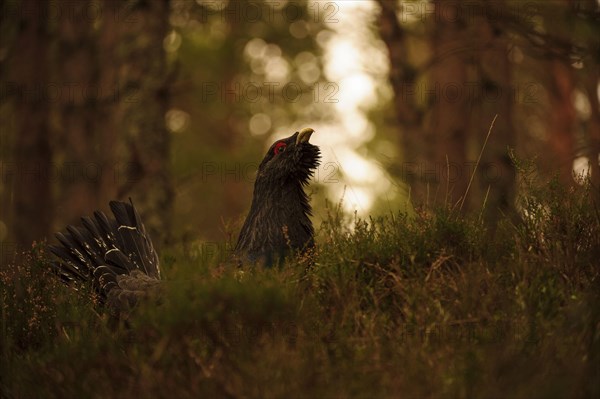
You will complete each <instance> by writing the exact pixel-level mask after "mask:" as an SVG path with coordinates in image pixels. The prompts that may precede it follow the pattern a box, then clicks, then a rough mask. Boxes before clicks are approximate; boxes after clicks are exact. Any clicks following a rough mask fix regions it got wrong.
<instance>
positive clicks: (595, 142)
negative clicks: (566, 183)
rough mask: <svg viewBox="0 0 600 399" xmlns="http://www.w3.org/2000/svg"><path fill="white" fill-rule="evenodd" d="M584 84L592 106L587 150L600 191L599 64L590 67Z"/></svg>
mask: <svg viewBox="0 0 600 399" xmlns="http://www.w3.org/2000/svg"><path fill="white" fill-rule="evenodd" d="M584 84H585V90H586V95H587V98H588V101H589V103H590V108H591V113H590V118H589V120H588V123H587V129H586V131H587V136H588V144H587V151H586V152H587V157H588V159H589V162H590V167H591V170H590V172H591V174H592V176H591V179H592V183H593V184H594V186H595V187H596V188H598V190H599V191H600V103H599V102H598V86H599V85H600V73H599V72H598V68H597V65H595V66H594V65H592V66H590V67H589V71H588V76H587V80H586V81H585V82H584Z"/></svg>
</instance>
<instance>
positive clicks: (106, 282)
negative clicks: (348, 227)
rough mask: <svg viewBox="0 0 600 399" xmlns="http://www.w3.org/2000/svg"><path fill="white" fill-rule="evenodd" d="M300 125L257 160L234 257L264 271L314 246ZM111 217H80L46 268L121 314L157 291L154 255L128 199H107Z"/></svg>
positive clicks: (305, 136)
mask: <svg viewBox="0 0 600 399" xmlns="http://www.w3.org/2000/svg"><path fill="white" fill-rule="evenodd" d="M313 133H314V131H313V129H310V128H305V129H302V130H301V131H300V132H296V133H294V134H293V135H291V136H289V137H287V138H285V139H281V140H277V141H276V142H275V143H273V145H272V146H271V147H270V148H269V150H268V151H267V154H266V155H265V157H264V159H263V160H262V162H261V163H260V166H259V168H258V173H257V176H256V181H255V183H254V194H253V198H252V205H251V207H250V211H249V212H248V216H247V217H246V221H245V222H244V225H243V227H242V229H241V231H240V235H239V238H238V242H237V245H236V247H235V256H236V258H237V260H238V261H241V262H242V263H259V264H264V265H266V266H271V265H273V264H276V263H279V262H280V261H281V259H283V258H284V257H285V256H286V255H287V254H289V253H293V252H298V251H304V250H306V249H308V248H310V247H312V246H313V245H314V241H313V235H314V229H313V226H312V222H311V221H310V218H309V216H310V215H311V207H310V203H309V198H308V196H307V195H306V193H305V192H304V187H305V186H306V185H307V184H308V182H309V180H310V178H311V176H312V175H313V173H314V170H315V168H316V167H317V166H318V165H319V159H320V150H319V147H317V146H315V145H313V144H310V143H309V140H310V137H311V135H312V134H313ZM110 208H111V211H112V213H113V215H114V218H109V217H107V216H106V215H105V214H104V213H103V212H101V211H96V212H94V217H93V218H90V217H83V218H82V219H81V221H82V226H78V227H76V226H68V227H67V228H66V231H65V232H62V233H57V234H56V237H57V239H58V241H59V242H60V244H61V245H51V246H50V250H51V251H52V253H54V254H55V255H56V256H57V257H58V258H59V261H57V262H55V263H53V264H52V266H53V268H54V269H55V271H56V272H57V274H58V275H59V276H60V277H61V278H62V279H63V280H65V281H66V282H79V283H91V286H92V288H93V290H94V291H95V292H96V294H97V295H98V297H99V298H100V301H101V302H102V303H104V304H106V306H108V307H110V308H112V309H114V310H117V311H124V310H128V309H129V308H131V307H132V306H133V305H134V304H135V303H136V302H137V301H138V300H139V299H140V298H143V297H146V296H149V295H152V294H153V293H154V292H155V291H157V290H158V289H159V287H160V282H161V276H160V264H159V258H158V255H157V253H156V251H155V250H154V247H153V245H152V240H151V239H150V237H149V235H148V233H147V232H146V229H145V227H144V224H143V222H142V220H141V218H140V216H139V214H138V212H137V210H136V209H135V207H134V205H133V202H130V203H126V202H119V201H111V202H110Z"/></svg>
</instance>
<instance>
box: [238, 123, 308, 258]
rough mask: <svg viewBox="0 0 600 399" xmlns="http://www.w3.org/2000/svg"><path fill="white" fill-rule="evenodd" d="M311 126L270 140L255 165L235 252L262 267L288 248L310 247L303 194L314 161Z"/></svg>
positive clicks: (306, 201) (281, 254)
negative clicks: (247, 208)
mask: <svg viewBox="0 0 600 399" xmlns="http://www.w3.org/2000/svg"><path fill="white" fill-rule="evenodd" d="M311 134H312V129H305V130H303V131H301V132H299V133H295V134H294V135H292V136H290V137H288V138H285V139H283V140H279V141H277V142H275V143H274V144H273V145H272V146H271V148H269V150H268V151H267V155H266V156H265V158H264V159H263V161H262V163H261V164H260V166H259V167H258V174H257V176H256V182H255V183H254V195H253V197H252V206H251V207H250V211H249V212H248V216H247V217H246V221H245V222H244V226H243V227H242V230H241V232H240V236H239V239H238V242H237V245H236V248H235V249H236V252H237V253H241V254H245V256H246V257H247V258H248V259H249V260H250V261H252V262H260V263H263V264H265V265H267V266H271V265H272V264H274V263H278V262H279V260H281V259H282V258H283V257H284V256H285V254H287V253H288V252H290V251H302V250H305V249H307V248H310V247H312V246H313V234H314V229H313V225H312V222H311V221H310V216H311V207H310V203H309V198H308V196H307V195H306V193H305V192H304V186H305V185H307V184H308V181H309V179H310V177H311V176H312V175H313V171H314V169H315V168H316V167H317V166H318V164H319V158H320V152H319V148H318V147H317V146H314V145H312V144H310V143H309V142H308V140H309V139H310V136H311Z"/></svg>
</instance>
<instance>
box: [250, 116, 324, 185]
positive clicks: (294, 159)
mask: <svg viewBox="0 0 600 399" xmlns="http://www.w3.org/2000/svg"><path fill="white" fill-rule="evenodd" d="M313 133H314V130H313V129H311V128H304V129H302V130H300V131H299V132H296V133H294V134H292V135H291V136H289V137H286V138H284V139H281V140H277V141H276V142H274V143H273V145H271V147H270V148H269V150H268V151H267V154H266V155H265V157H264V159H263V160H262V162H261V163H260V166H259V167H258V174H257V176H256V183H255V185H256V188H257V189H259V188H262V187H263V186H264V187H266V188H271V189H275V188H278V187H283V186H285V185H288V184H292V185H298V184H300V185H306V184H307V183H308V180H309V179H310V177H311V176H312V175H313V174H314V170H315V169H316V168H317V166H319V159H320V158H321V153H320V150H319V147H317V146H316V145H313V144H311V143H309V140H310V137H311V135H312V134H313Z"/></svg>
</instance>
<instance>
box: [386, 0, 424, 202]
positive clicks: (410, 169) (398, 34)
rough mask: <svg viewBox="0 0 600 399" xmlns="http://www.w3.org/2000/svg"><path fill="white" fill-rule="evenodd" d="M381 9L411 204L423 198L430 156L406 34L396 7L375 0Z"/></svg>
mask: <svg viewBox="0 0 600 399" xmlns="http://www.w3.org/2000/svg"><path fill="white" fill-rule="evenodd" d="M377 3H378V4H379V6H380V7H381V13H380V16H379V31H380V35H381V38H382V39H383V41H384V43H385V45H386V47H387V48H388V51H389V57H390V83H391V85H392V89H393V90H394V107H395V112H396V117H397V120H398V134H399V135H400V136H401V137H402V139H401V141H400V142H401V146H402V148H401V153H402V164H401V167H400V173H399V174H400V177H401V179H402V180H403V181H404V182H405V183H406V184H407V185H408V187H409V190H410V197H411V199H412V200H413V203H419V202H424V201H425V200H426V197H427V181H426V179H427V174H426V173H424V172H425V171H426V170H427V168H428V166H427V164H428V163H430V161H431V159H432V157H433V153H432V150H431V148H432V147H431V142H428V140H427V137H426V136H425V134H424V132H423V128H422V121H423V115H422V112H421V111H420V109H419V107H418V105H417V103H416V98H417V96H418V94H417V93H418V89H419V88H418V87H417V70H416V68H415V67H414V66H413V65H411V63H410V57H409V52H408V44H407V39H408V38H407V35H408V33H407V32H405V31H404V28H403V27H402V26H401V25H400V23H399V22H398V18H397V16H396V11H397V4H396V2H393V1H388V0H378V1H377Z"/></svg>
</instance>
